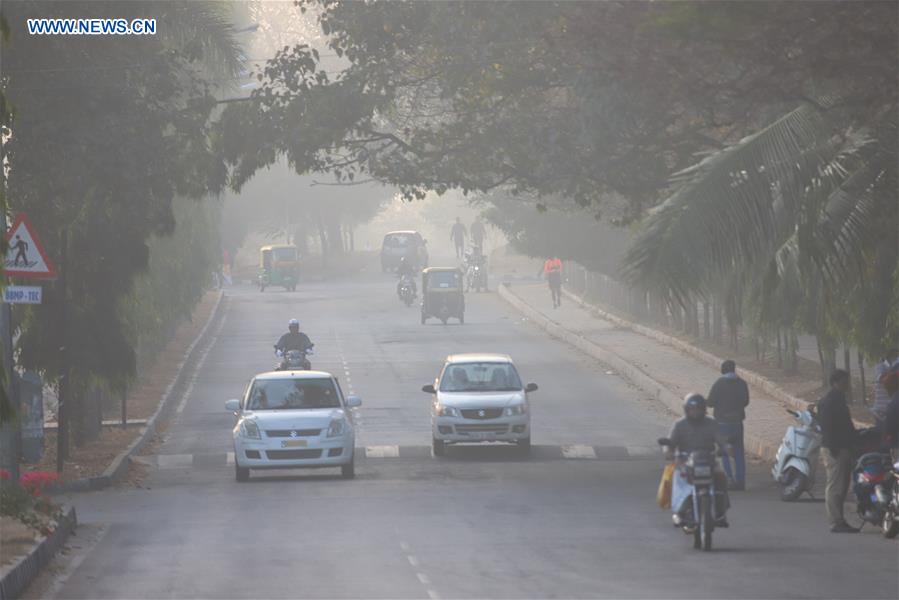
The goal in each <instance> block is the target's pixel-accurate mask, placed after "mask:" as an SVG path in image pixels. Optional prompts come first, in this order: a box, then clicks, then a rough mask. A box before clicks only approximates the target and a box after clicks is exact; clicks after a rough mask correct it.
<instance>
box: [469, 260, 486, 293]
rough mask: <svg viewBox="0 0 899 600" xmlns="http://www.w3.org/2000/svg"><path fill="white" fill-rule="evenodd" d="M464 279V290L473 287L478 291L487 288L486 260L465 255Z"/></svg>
mask: <svg viewBox="0 0 899 600" xmlns="http://www.w3.org/2000/svg"><path fill="white" fill-rule="evenodd" d="M465 262H466V269H465V281H466V290H465V291H466V292H470V291H471V290H472V289H474V290H475V291H476V292H480V291H481V290H482V289H484V290H486V289H487V265H486V262H487V260H486V259H485V258H484V257H483V256H480V257H477V256H474V255H469V256H467V257H466V260H465Z"/></svg>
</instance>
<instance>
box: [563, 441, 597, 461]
mask: <svg viewBox="0 0 899 600" xmlns="http://www.w3.org/2000/svg"><path fill="white" fill-rule="evenodd" d="M562 456H564V457H565V458H596V450H594V449H593V446H587V445H584V444H575V445H573V446H562Z"/></svg>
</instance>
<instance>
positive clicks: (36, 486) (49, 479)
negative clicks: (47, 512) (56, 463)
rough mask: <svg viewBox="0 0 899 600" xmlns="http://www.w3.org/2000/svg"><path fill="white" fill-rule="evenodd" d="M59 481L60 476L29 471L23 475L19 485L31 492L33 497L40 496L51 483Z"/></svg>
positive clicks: (46, 472)
mask: <svg viewBox="0 0 899 600" xmlns="http://www.w3.org/2000/svg"><path fill="white" fill-rule="evenodd" d="M57 479H59V474H57V473H52V472H48V471H29V472H27V473H22V476H21V477H19V483H20V484H22V487H23V488H25V489H26V490H28V491H29V492H31V495H33V496H40V495H41V492H42V491H43V489H44V488H45V487H46V486H47V485H48V484H50V483H53V482H54V481H56V480H57Z"/></svg>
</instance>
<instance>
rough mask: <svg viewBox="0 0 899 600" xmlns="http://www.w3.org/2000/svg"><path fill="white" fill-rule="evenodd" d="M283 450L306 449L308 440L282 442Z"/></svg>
mask: <svg viewBox="0 0 899 600" xmlns="http://www.w3.org/2000/svg"><path fill="white" fill-rule="evenodd" d="M281 447H282V448H305V447H306V440H284V441H283V442H281Z"/></svg>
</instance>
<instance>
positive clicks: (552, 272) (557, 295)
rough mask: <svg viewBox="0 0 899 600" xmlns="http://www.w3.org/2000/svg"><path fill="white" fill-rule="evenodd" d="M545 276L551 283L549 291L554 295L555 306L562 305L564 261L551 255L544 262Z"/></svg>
mask: <svg viewBox="0 0 899 600" xmlns="http://www.w3.org/2000/svg"><path fill="white" fill-rule="evenodd" d="M543 276H544V277H546V281H547V282H548V283H549V291H550V293H551V294H552V297H553V308H559V307H560V306H562V261H561V260H559V259H558V258H557V257H555V256H550V257H548V258H547V259H546V262H545V263H543Z"/></svg>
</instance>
